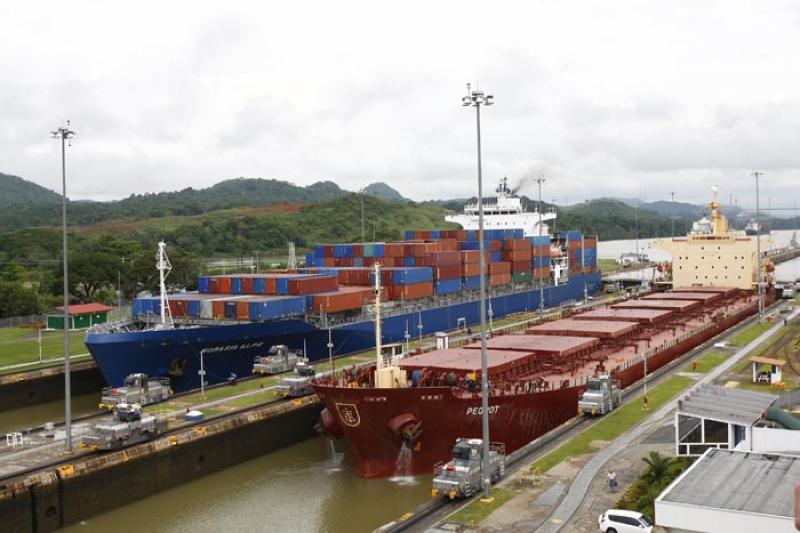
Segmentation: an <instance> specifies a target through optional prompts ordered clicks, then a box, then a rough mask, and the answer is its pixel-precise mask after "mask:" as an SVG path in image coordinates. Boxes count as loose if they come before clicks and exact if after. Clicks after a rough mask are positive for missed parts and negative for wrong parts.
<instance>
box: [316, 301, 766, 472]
mask: <svg viewBox="0 0 800 533" xmlns="http://www.w3.org/2000/svg"><path fill="white" fill-rule="evenodd" d="M757 308H758V302H757V297H756V295H755V294H754V292H753V291H744V290H737V289H727V288H704V289H701V290H697V289H695V288H692V289H686V290H680V289H678V290H675V291H671V292H667V293H655V294H652V295H648V296H645V297H643V298H639V299H635V300H629V301H626V302H623V303H619V304H615V305H611V306H609V307H606V308H601V309H597V310H592V311H588V312H585V313H582V314H579V315H575V316H573V317H571V318H569V319H563V320H556V321H552V322H546V323H544V324H541V325H537V326H533V327H531V328H529V329H528V330H527V331H526V332H525V333H524V334H515V335H501V336H496V337H494V338H492V339H490V340H489V341H488V359H489V365H488V372H489V381H490V398H489V421H490V434H491V439H492V441H493V442H502V443H504V444H505V447H506V450H507V451H508V452H512V451H514V450H516V449H518V448H520V447H521V446H523V445H525V444H527V443H529V442H530V441H532V440H533V439H535V438H537V437H539V436H540V435H542V434H543V433H545V432H547V431H549V430H551V429H553V428H555V427H556V426H558V425H559V424H562V423H563V422H565V421H567V420H569V419H570V418H572V417H574V416H575V413H576V409H577V403H578V399H579V397H580V395H581V393H582V392H583V390H584V389H585V383H586V379H587V377H589V376H592V375H596V374H600V373H604V372H610V373H611V375H612V376H613V377H614V379H618V380H620V381H621V383H622V386H623V387H627V386H629V385H631V384H632V383H634V382H636V381H638V380H639V379H641V378H642V376H643V372H644V358H647V368H648V371H649V372H652V371H653V370H655V369H657V368H659V367H661V366H663V365H665V364H667V363H668V362H670V361H672V360H674V359H675V358H677V357H679V356H680V355H682V354H684V353H686V352H687V351H689V350H690V349H692V348H694V347H695V346H698V345H699V344H702V343H703V342H705V341H707V340H709V339H711V338H712V337H714V336H715V335H717V334H718V333H720V332H722V331H724V330H726V329H728V328H730V327H731V326H733V325H734V324H736V323H738V322H740V321H741V320H743V319H745V318H746V317H748V316H750V315H752V314H754V313H755V312H756V311H757ZM378 335H380V333H379V332H378ZM480 367H481V365H480V343H479V342H478V343H471V344H467V345H465V346H463V347H459V348H449V349H444V350H437V351H434V352H429V353H425V354H421V355H417V356H414V357H406V358H404V359H400V360H395V361H391V362H385V363H378V362H376V364H375V365H373V366H371V367H369V368H361V369H360V370H359V371H357V372H355V373H352V372H351V373H345V374H344V376H342V377H337V379H335V380H330V379H326V380H320V381H317V382H316V383H315V384H314V388H315V390H316V393H317V394H318V396H319V398H320V399H321V400H322V401H323V402H324V403H325V410H324V411H323V413H322V425H323V427H324V428H325V429H326V431H327V432H328V434H329V435H331V436H334V437H344V438H345V439H346V440H347V443H348V456H349V459H350V461H351V462H352V464H353V466H354V468H355V470H356V472H357V473H358V474H359V475H360V476H362V477H383V476H391V475H393V474H395V472H396V464H397V462H398V458H399V457H406V458H407V457H408V456H409V455H410V458H411V459H410V468H408V465H406V468H408V469H409V470H410V472H408V471H406V472H404V473H412V474H423V473H430V472H431V470H432V468H433V465H434V463H436V462H438V461H442V460H445V459H447V458H448V456H449V454H450V451H451V448H452V446H453V442H455V440H456V439H457V438H459V437H468V438H471V437H476V438H480V437H481V414H482V410H481V398H480Z"/></svg>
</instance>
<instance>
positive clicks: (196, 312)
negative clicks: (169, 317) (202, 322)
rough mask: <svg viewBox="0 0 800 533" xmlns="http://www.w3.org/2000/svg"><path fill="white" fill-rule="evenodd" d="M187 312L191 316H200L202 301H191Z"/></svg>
mask: <svg viewBox="0 0 800 533" xmlns="http://www.w3.org/2000/svg"><path fill="white" fill-rule="evenodd" d="M186 310H187V311H188V313H189V316H200V300H189V305H188V306H187V309H186Z"/></svg>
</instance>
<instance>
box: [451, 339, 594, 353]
mask: <svg viewBox="0 0 800 533" xmlns="http://www.w3.org/2000/svg"><path fill="white" fill-rule="evenodd" d="M599 343H600V341H599V340H597V339H595V338H593V337H571V336H554V335H500V336H498V337H492V338H491V339H489V341H488V342H487V343H486V346H487V348H489V349H492V350H510V351H521V352H525V353H528V354H529V353H532V352H533V353H555V354H557V355H570V354H573V353H575V352H579V351H582V350H586V349H588V348H591V347H593V346H596V345H597V344H599ZM480 347H481V343H480V342H473V343H471V344H468V345H466V346H464V348H467V349H470V350H474V349H480Z"/></svg>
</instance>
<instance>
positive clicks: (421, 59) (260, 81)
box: [0, 0, 800, 207]
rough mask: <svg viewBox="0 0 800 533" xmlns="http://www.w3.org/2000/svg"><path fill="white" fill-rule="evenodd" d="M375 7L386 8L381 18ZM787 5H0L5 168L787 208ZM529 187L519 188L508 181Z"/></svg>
mask: <svg viewBox="0 0 800 533" xmlns="http://www.w3.org/2000/svg"><path fill="white" fill-rule="evenodd" d="M387 6H390V7H387ZM798 51H800V3H798V2H793V1H770V2H740V1H736V0H722V1H718V2H714V1H703V0H692V1H681V0H664V1H657V0H656V1H654V0H648V1H638V2H627V1H613V0H612V1H608V2H597V1H592V2H590V1H585V2H579V1H569V2H565V1H557V0H554V1H542V0H532V1H528V2H514V3H505V2H498V1H494V2H486V1H484V2H480V3H472V2H466V1H459V2H456V3H452V4H448V3H446V2H440V1H431V0H428V1H423V2H416V1H404V2H394V3H388V2H375V1H369V2H363V3H353V2H330V1H319V2H301V1H295V2H238V1H234V0H228V1H226V2H213V3H208V4H207V5H204V4H203V3H202V2H191V3H189V2H186V3H185V4H183V5H181V4H180V3H178V2H164V1H163V0H162V1H159V2H149V1H137V2H126V3H121V2H89V1H82V0H69V1H58V2H31V1H15V0H5V1H4V2H2V3H1V4H0V79H1V80H2V81H0V171H3V172H7V173H11V174H16V175H19V176H22V177H24V178H26V179H30V180H32V181H35V182H36V183H38V184H40V185H43V186H45V187H49V188H52V189H56V190H59V191H60V175H59V171H60V167H59V158H58V147H57V143H56V142H55V141H52V140H50V139H48V136H47V133H48V131H50V130H52V129H54V128H55V127H57V126H58V125H60V124H61V123H62V122H63V121H64V120H66V119H71V120H72V125H73V128H74V129H75V131H76V132H77V133H78V137H77V138H76V139H75V142H74V145H73V147H72V148H71V149H70V151H69V156H68V157H69V161H68V164H69V185H68V194H69V195H70V196H71V197H73V198H93V199H113V198H121V197H125V196H127V195H129V194H131V193H141V192H151V191H163V190H175V189H180V188H184V187H195V188H200V187H206V186H209V185H212V184H214V183H216V182H218V181H221V180H223V179H227V178H232V177H238V176H245V177H263V178H278V179H284V180H288V181H291V182H294V183H296V184H301V185H307V184H310V183H313V182H315V181H318V180H323V179H329V180H333V181H335V182H337V183H338V184H339V185H340V186H342V187H344V188H347V189H350V190H356V189H358V188H360V187H363V186H365V185H367V184H368V183H370V182H372V181H378V180H380V181H385V182H387V183H388V184H389V185H391V186H393V187H395V188H396V189H398V190H399V191H400V192H401V193H402V194H404V195H405V196H408V197H412V198H415V199H423V198H451V197H463V196H468V195H471V194H474V192H475V189H476V178H475V175H476V165H475V116H474V110H472V109H466V108H462V107H461V105H460V104H461V97H462V95H463V94H464V93H465V90H466V89H465V83H466V82H468V81H471V82H473V83H475V82H477V83H478V84H479V86H480V87H481V88H482V89H485V90H486V91H487V92H490V93H492V94H493V95H494V97H495V101H496V104H495V105H494V106H493V107H491V108H487V109H485V110H484V112H483V114H482V117H483V121H482V126H483V145H484V175H485V181H486V186H485V189H486V190H489V191H490V190H491V186H492V185H493V184H494V181H495V180H496V179H497V178H498V177H500V176H502V175H504V174H505V175H508V177H509V178H510V179H511V180H512V181H515V180H519V179H521V178H524V177H528V176H535V175H539V174H540V173H544V175H545V177H546V179H547V182H546V184H545V192H544V198H545V199H546V200H548V201H552V200H554V199H555V200H557V201H558V203H575V202H579V201H583V200H585V199H587V198H592V197H598V196H609V195H610V196H623V197H639V198H642V199H645V200H648V201H651V200H658V199H668V198H669V193H670V192H675V193H676V199H677V200H683V201H692V202H700V201H704V200H706V199H707V197H708V195H709V194H710V189H711V187H712V185H714V184H719V186H720V189H721V198H722V199H724V200H727V199H728V198H729V195H731V194H732V195H734V196H736V197H738V198H739V204H740V205H742V204H743V205H746V206H749V205H754V203H755V198H754V197H755V194H754V184H753V179H752V178H751V177H750V176H749V172H750V169H752V168H753V167H757V168H759V169H761V170H763V171H764V172H765V177H764V178H763V180H762V188H761V194H762V202H763V205H766V203H767V201H766V199H767V198H771V199H772V204H773V207H776V206H778V204H786V205H787V206H788V205H791V204H792V203H793V202H794V200H795V199H800V198H799V197H800V192H798V176H800V174H798V169H799V168H800V142H798V141H800V60H799V59H798ZM523 192H525V193H527V194H530V195H533V194H535V191H534V190H530V189H529V190H526V191H523Z"/></svg>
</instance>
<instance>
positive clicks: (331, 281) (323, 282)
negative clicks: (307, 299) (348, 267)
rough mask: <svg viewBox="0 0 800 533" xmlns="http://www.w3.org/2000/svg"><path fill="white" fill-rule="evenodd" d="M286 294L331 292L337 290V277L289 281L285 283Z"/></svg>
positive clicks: (315, 277) (316, 277)
mask: <svg viewBox="0 0 800 533" xmlns="http://www.w3.org/2000/svg"><path fill="white" fill-rule="evenodd" d="M287 285H288V289H289V290H288V292H289V294H292V295H302V294H314V293H319V292H331V291H335V290H336V289H338V288H339V277H338V276H314V277H308V278H297V279H290V280H288V281H287Z"/></svg>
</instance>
